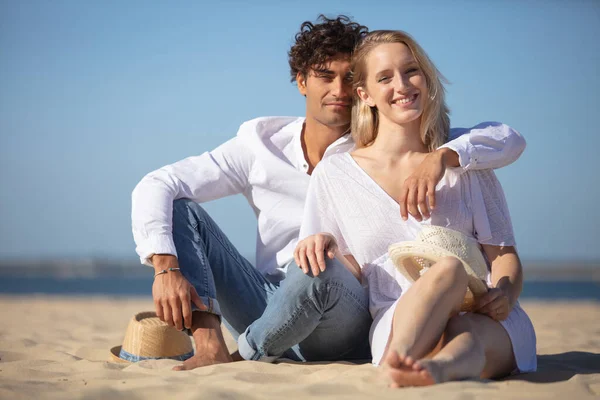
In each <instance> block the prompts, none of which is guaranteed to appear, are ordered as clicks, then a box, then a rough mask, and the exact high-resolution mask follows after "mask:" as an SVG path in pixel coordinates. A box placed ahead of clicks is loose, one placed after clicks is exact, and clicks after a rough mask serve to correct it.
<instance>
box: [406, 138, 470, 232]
mask: <svg viewBox="0 0 600 400" xmlns="http://www.w3.org/2000/svg"><path fill="white" fill-rule="evenodd" d="M459 165H460V164H459V160H458V154H456V152H454V151H453V150H451V149H447V148H445V147H444V148H441V149H438V150H436V151H434V152H432V153H429V154H428V155H427V156H426V157H425V160H423V162H422V163H421V165H419V167H418V168H417V170H416V171H415V172H413V174H412V175H411V176H409V177H408V178H407V179H406V180H405V181H404V183H403V184H402V190H401V192H400V199H399V201H398V203H399V204H400V215H401V216H402V219H403V220H405V221H406V220H407V219H408V214H409V213H410V215H412V216H413V217H414V218H415V219H416V220H417V221H422V220H423V219H427V218H429V217H431V210H433V209H434V208H435V186H436V185H437V184H438V182H439V181H440V180H441V179H442V177H443V176H444V173H445V172H446V168H447V167H458V166H459ZM428 203H429V204H428Z"/></svg>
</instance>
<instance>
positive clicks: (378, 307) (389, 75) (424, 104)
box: [295, 31, 537, 387]
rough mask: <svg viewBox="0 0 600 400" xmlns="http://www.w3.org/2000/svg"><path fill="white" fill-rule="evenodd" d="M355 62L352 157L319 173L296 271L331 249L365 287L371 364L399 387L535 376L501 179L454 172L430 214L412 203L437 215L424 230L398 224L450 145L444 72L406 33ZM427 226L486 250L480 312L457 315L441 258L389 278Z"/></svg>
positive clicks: (458, 289) (376, 36) (381, 38)
mask: <svg viewBox="0 0 600 400" xmlns="http://www.w3.org/2000/svg"><path fill="white" fill-rule="evenodd" d="M352 64H353V66H352V70H353V73H354V78H353V79H354V89H355V93H354V103H353V111H352V112H353V114H352V117H353V120H352V135H353V137H354V139H355V142H356V146H357V148H356V150H355V151H353V152H352V153H347V154H337V155H333V156H330V157H328V158H326V159H324V160H323V161H321V163H320V164H319V165H318V166H317V168H316V169H315V171H314V173H313V176H312V178H311V184H310V189H309V192H308V197H307V203H306V208H305V216H304V221H303V226H302V229H301V233H300V238H301V239H303V238H304V239H303V240H302V241H301V242H300V243H299V244H298V247H297V248H296V252H295V257H296V261H297V262H298V264H299V265H302V268H303V269H305V271H307V270H308V264H309V263H313V264H314V263H315V262H317V261H316V260H317V258H319V257H322V256H321V255H322V254H323V253H322V252H320V251H317V250H315V249H319V250H320V249H324V250H325V252H326V253H327V254H328V255H329V257H333V256H334V255H335V256H336V257H338V258H340V259H341V260H342V261H343V262H345V265H346V266H347V267H348V268H349V269H350V270H351V271H353V273H354V274H355V276H357V278H359V279H362V280H363V281H364V282H366V283H367V284H368V285H369V293H370V302H371V304H370V309H371V313H372V316H373V319H374V322H373V326H372V327H371V337H370V338H371V348H372V352H373V363H374V364H376V365H383V366H384V367H385V368H384V369H383V370H384V371H385V373H386V374H387V375H388V376H389V378H390V379H391V381H392V386H396V387H398V386H412V385H427V384H433V383H436V382H444V381H448V380H457V379H465V378H476V377H482V378H496V377H502V376H506V375H508V374H511V373H515V372H529V371H534V370H535V369H536V367H537V364H536V354H535V332H534V330H533V326H532V324H531V321H530V320H529V318H528V317H527V315H526V314H525V312H524V311H523V310H522V308H521V307H520V306H519V304H518V301H517V299H518V297H519V294H520V292H521V288H522V280H523V276H522V269H521V263H520V261H519V257H518V255H517V253H516V250H515V247H514V246H515V240H514V235H513V230H512V225H511V222H510V215H509V212H508V208H507V206H506V201H505V198H504V194H503V192H502V188H501V186H500V184H499V182H498V180H497V179H496V177H495V175H494V173H493V172H492V171H490V170H483V171H467V172H465V171H462V170H461V171H455V170H447V171H446V173H445V175H444V177H443V178H442V180H441V181H440V183H439V184H438V185H437V187H436V188H435V189H436V196H437V201H436V203H437V204H436V206H435V207H430V206H429V205H428V204H427V202H426V199H425V198H419V199H416V200H418V204H419V207H420V208H421V211H425V213H426V214H430V215H431V217H430V219H429V220H427V221H421V222H420V221H417V220H415V219H413V218H410V219H406V220H405V219H402V218H400V213H399V205H398V203H397V202H396V201H395V200H394V199H397V198H401V195H402V193H400V190H401V184H402V182H404V180H405V179H406V178H407V177H408V176H410V175H411V173H412V172H413V171H414V169H415V168H416V167H417V166H418V165H419V164H420V163H421V161H422V160H423V159H424V158H425V157H426V156H427V154H428V153H429V152H431V151H433V150H435V149H436V148H437V147H438V146H440V145H441V144H442V143H444V141H445V140H446V137H447V132H448V130H449V118H448V108H447V107H446V104H445V98H444V87H443V85H442V83H441V81H440V74H439V72H438V71H437V69H436V68H435V66H434V65H433V63H432V62H431V61H430V60H429V58H428V57H427V55H426V54H425V52H424V51H423V50H422V49H421V47H420V46H419V45H418V44H417V43H416V42H415V41H414V40H413V39H412V38H411V37H410V36H408V35H407V34H405V33H404V32H400V31H375V32H372V33H370V34H369V35H368V36H367V37H366V38H365V39H364V40H363V41H362V42H361V44H360V45H359V46H358V47H357V49H356V51H355V53H354V57H353V62H352ZM432 189H433V188H431V189H430V191H431V190H432ZM420 192H423V193H424V192H425V191H420ZM408 196H415V194H414V193H413V192H412V191H410V192H409V193H408ZM431 206H433V205H431ZM424 224H432V225H440V226H444V227H447V228H451V229H453V230H456V231H459V232H462V233H463V234H465V235H467V236H469V237H471V238H474V239H475V240H477V242H478V243H479V245H480V246H481V248H482V251H483V252H484V254H485V256H486V258H487V260H489V263H490V265H489V267H490V271H491V272H490V273H489V276H488V285H489V286H490V288H491V289H490V291H489V292H488V293H487V294H486V295H484V296H482V297H481V298H479V299H477V304H476V311H475V312H473V313H462V314H458V312H459V309H460V305H461V303H462V300H463V298H464V295H465V291H466V288H467V277H466V273H465V272H464V269H463V268H462V265H461V263H460V262H459V261H458V260H457V259H456V258H452V257H448V258H444V259H442V260H441V261H439V262H438V263H436V264H435V265H434V266H433V267H432V268H430V269H429V271H428V272H427V273H426V274H424V275H423V276H422V277H421V279H419V280H417V281H416V283H414V284H413V285H410V284H409V283H408V281H406V280H405V279H404V278H403V277H402V275H401V274H400V273H398V272H397V271H396V269H395V268H394V266H393V264H392V262H391V260H390V259H389V257H388V255H387V249H388V246H389V245H391V244H393V243H396V242H400V241H405V240H412V239H414V238H415V236H416V235H417V233H418V232H419V230H420V229H421V227H422V225H424ZM311 235H312V236H311ZM409 287H410V290H408V288H409Z"/></svg>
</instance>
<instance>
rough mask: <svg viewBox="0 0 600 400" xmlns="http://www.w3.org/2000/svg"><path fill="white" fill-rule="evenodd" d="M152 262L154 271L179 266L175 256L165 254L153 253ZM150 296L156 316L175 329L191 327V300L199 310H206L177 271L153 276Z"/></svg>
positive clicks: (195, 293)
mask: <svg viewBox="0 0 600 400" xmlns="http://www.w3.org/2000/svg"><path fill="white" fill-rule="evenodd" d="M152 264H153V265H154V270H155V271H156V272H159V271H162V270H163V269H169V268H178V267H179V263H178V262H177V257H175V256H172V255H166V254H155V255H154V256H153V257H152ZM152 297H153V298H154V307H155V308H156V315H157V316H158V318H160V319H161V320H162V321H164V322H166V323H167V324H169V325H171V326H174V327H175V328H177V330H183V327H184V326H185V327H186V328H187V329H190V328H191V327H192V302H193V303H194V304H195V305H196V307H198V308H199V309H200V310H202V311H205V310H207V307H206V306H205V305H204V303H202V300H201V299H200V296H198V292H196V289H195V288H194V287H193V286H192V285H191V284H190V283H189V282H188V280H187V279H185V278H184V276H183V275H182V274H181V272H179V271H169V272H167V273H166V274H160V275H158V276H157V277H156V278H154V284H153V285H152Z"/></svg>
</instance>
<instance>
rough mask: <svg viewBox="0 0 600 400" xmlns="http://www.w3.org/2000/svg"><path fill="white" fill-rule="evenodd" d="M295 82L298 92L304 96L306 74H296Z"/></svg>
mask: <svg viewBox="0 0 600 400" xmlns="http://www.w3.org/2000/svg"><path fill="white" fill-rule="evenodd" d="M296 84H297V85H298V91H299V92H300V94H301V95H302V96H305V97H306V76H305V75H304V74H303V73H302V72H298V73H297V74H296Z"/></svg>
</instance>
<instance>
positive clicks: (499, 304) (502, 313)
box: [475, 288, 511, 321]
mask: <svg viewBox="0 0 600 400" xmlns="http://www.w3.org/2000/svg"><path fill="white" fill-rule="evenodd" d="M510 310H511V307H510V302H509V300H508V296H507V295H506V294H505V293H504V291H503V290H502V289H499V288H492V289H490V290H489V291H488V292H487V293H486V294H484V295H483V296H481V297H480V298H479V299H477V303H476V304H475V312H476V313H478V314H484V315H487V316H488V317H490V318H491V319H493V320H495V321H504V320H505V319H506V318H508V314H509V313H510Z"/></svg>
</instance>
